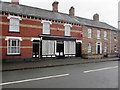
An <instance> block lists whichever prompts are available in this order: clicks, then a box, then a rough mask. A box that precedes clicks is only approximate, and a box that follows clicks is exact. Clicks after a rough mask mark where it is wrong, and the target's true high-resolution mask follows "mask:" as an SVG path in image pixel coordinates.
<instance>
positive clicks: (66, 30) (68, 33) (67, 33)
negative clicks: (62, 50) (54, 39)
mask: <svg viewBox="0 0 120 90" xmlns="http://www.w3.org/2000/svg"><path fill="white" fill-rule="evenodd" d="M64 26H65V36H70V35H71V32H70V31H71V27H72V25H70V24H65V25H64Z"/></svg>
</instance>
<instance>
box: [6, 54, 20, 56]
mask: <svg viewBox="0 0 120 90" xmlns="http://www.w3.org/2000/svg"><path fill="white" fill-rule="evenodd" d="M7 56H21V54H7Z"/></svg>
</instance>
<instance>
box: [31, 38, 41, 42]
mask: <svg viewBox="0 0 120 90" xmlns="http://www.w3.org/2000/svg"><path fill="white" fill-rule="evenodd" d="M34 40H39V41H40V40H41V39H40V38H31V41H34Z"/></svg>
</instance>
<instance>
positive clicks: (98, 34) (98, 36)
mask: <svg viewBox="0 0 120 90" xmlns="http://www.w3.org/2000/svg"><path fill="white" fill-rule="evenodd" d="M97 39H100V30H97Z"/></svg>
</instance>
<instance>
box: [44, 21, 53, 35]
mask: <svg viewBox="0 0 120 90" xmlns="http://www.w3.org/2000/svg"><path fill="white" fill-rule="evenodd" d="M42 23H43V34H50V24H52V23H51V22H50V21H45V20H43V21H42Z"/></svg>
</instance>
